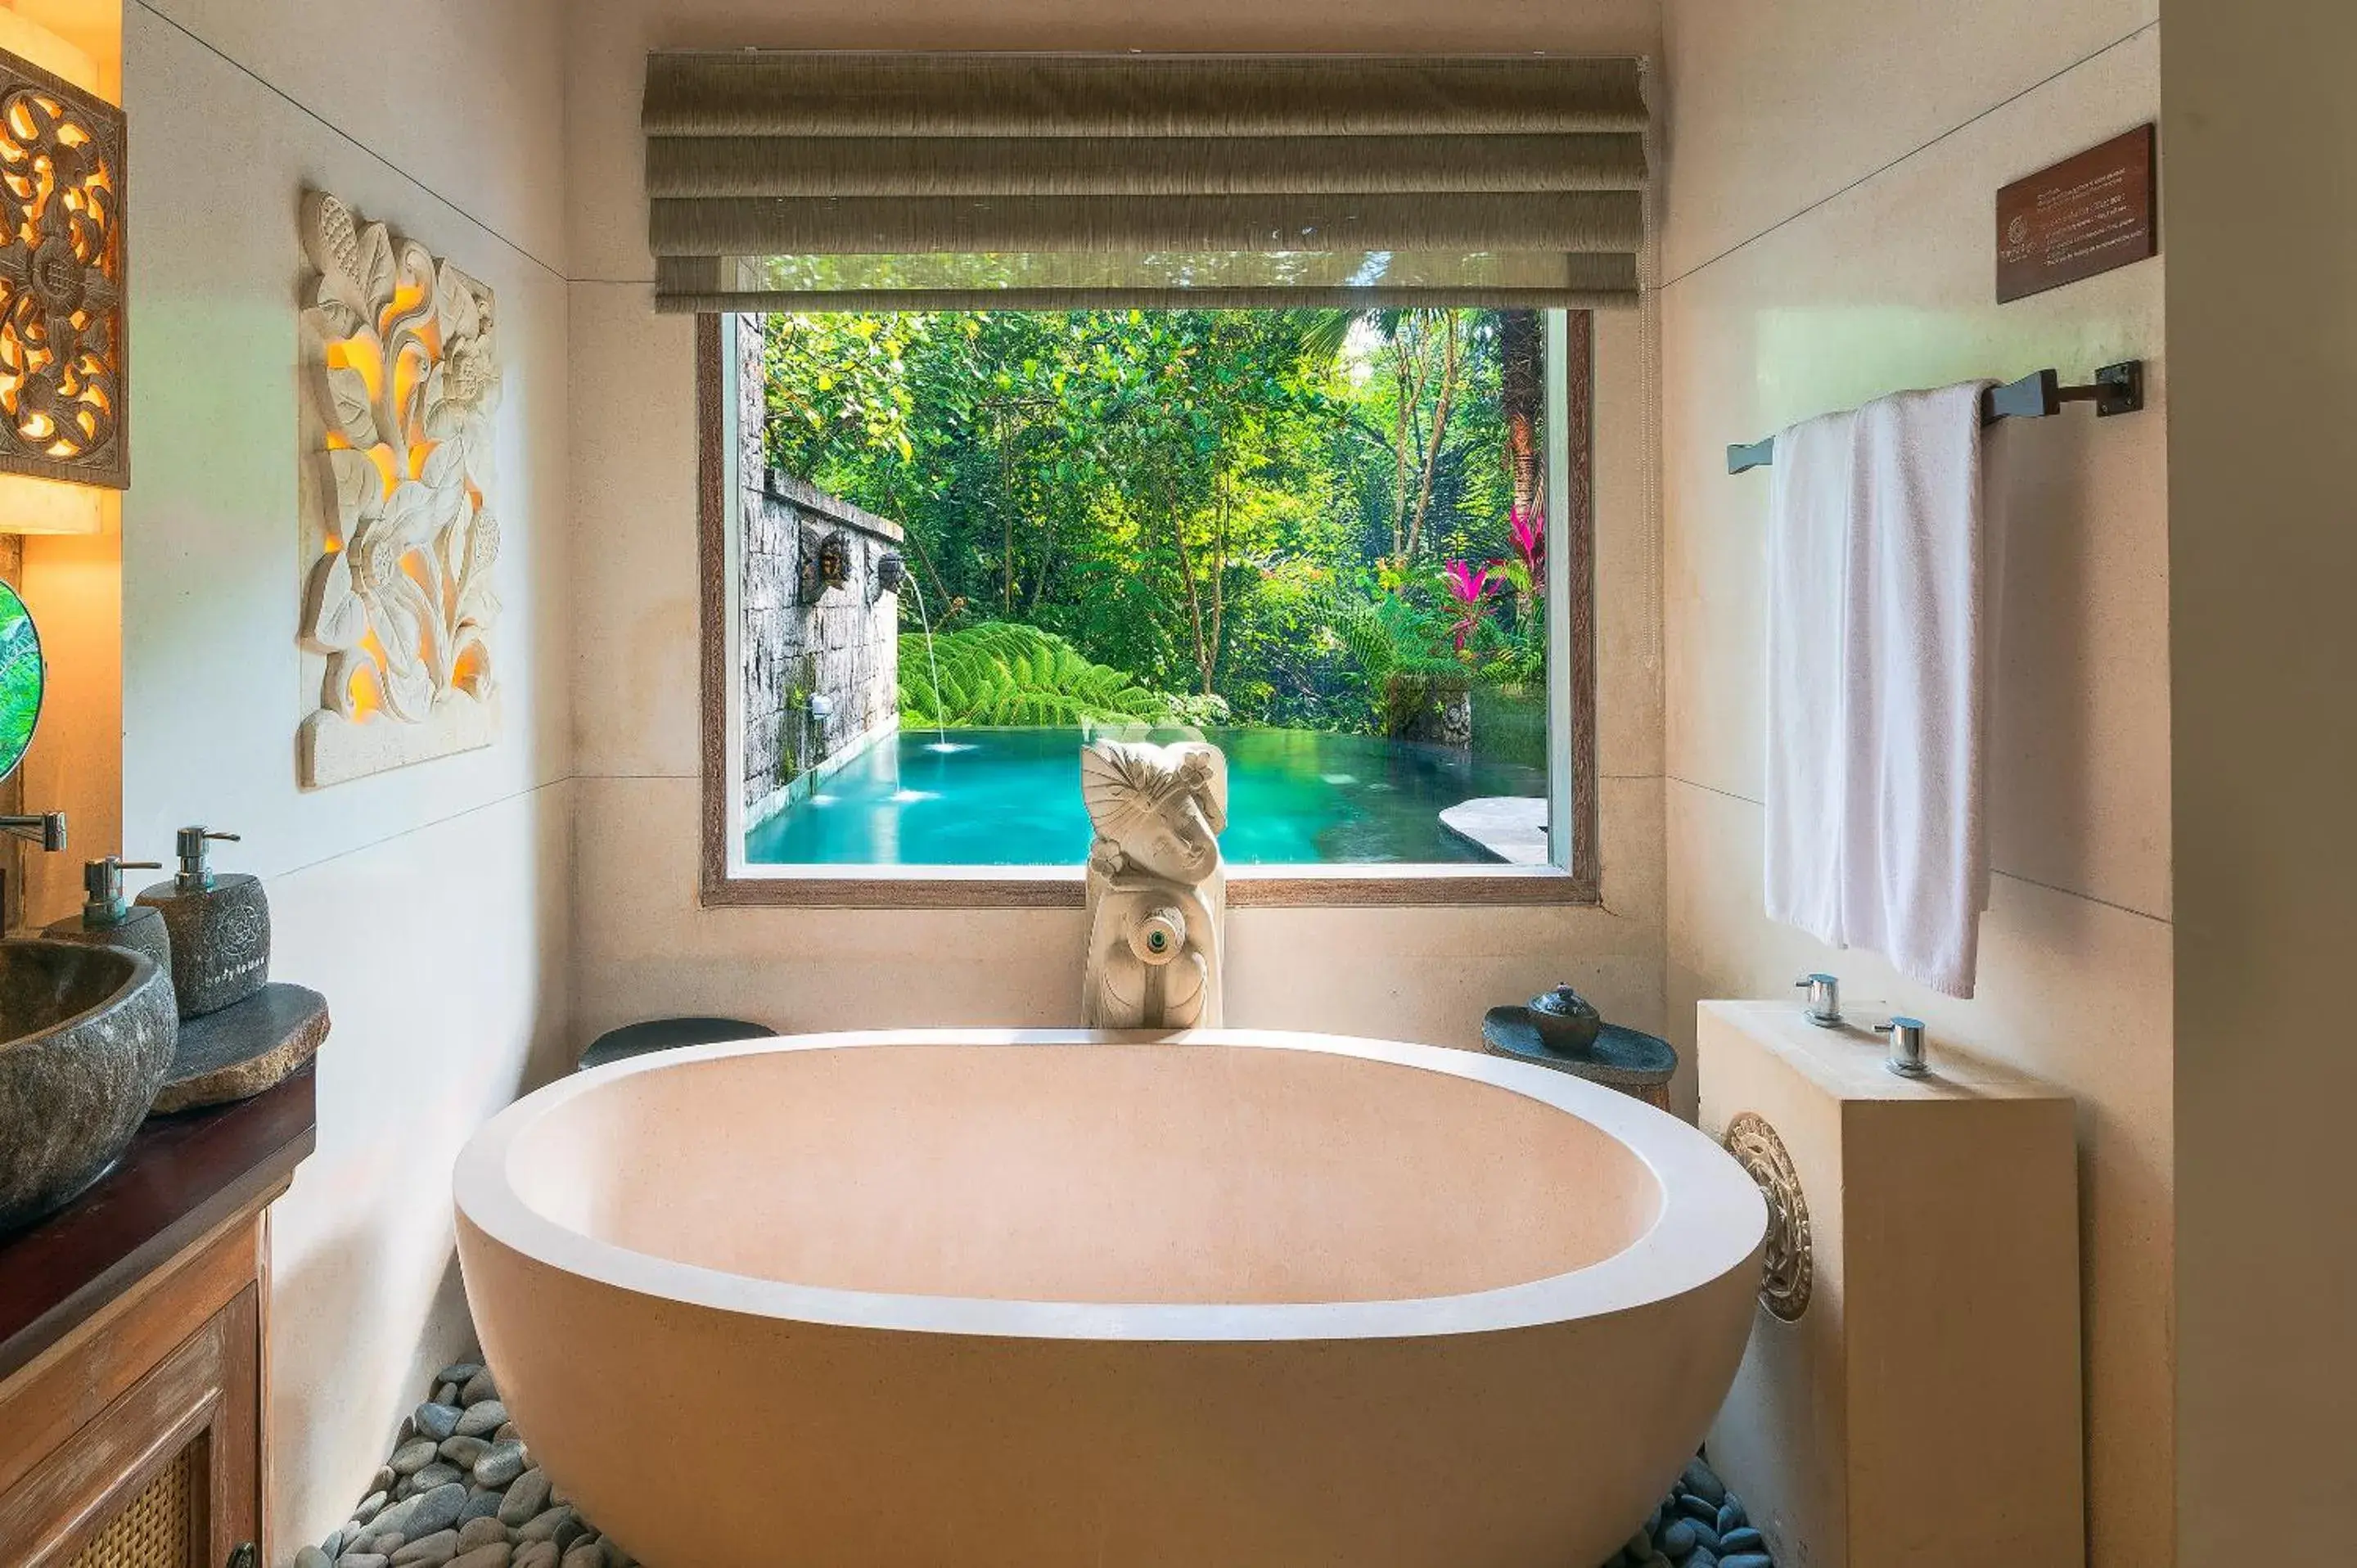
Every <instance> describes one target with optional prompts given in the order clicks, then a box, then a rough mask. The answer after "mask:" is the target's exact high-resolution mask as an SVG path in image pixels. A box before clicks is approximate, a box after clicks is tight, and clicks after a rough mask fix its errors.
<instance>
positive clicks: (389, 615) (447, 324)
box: [301, 191, 500, 789]
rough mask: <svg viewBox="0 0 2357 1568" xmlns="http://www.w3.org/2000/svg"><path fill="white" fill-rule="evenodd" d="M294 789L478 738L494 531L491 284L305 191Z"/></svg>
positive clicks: (486, 682) (494, 707)
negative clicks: (312, 705) (300, 683)
mask: <svg viewBox="0 0 2357 1568" xmlns="http://www.w3.org/2000/svg"><path fill="white" fill-rule="evenodd" d="M303 244H304V249H305V251H306V252H307V254H308V255H309V257H310V262H311V265H312V267H313V269H314V270H315V272H316V274H317V276H316V278H315V280H314V281H313V283H312V284H311V285H310V288H309V291H308V292H309V297H308V298H307V301H306V304H305V309H304V311H303V337H302V367H303V372H304V382H305V397H304V405H305V407H304V433H303V440H304V451H305V454H306V467H307V472H306V474H305V476H304V478H305V485H304V489H305V497H306V504H305V513H306V521H305V528H306V542H305V549H306V555H305V559H306V562H307V579H306V585H305V596H304V605H303V621H302V628H303V643H304V649H305V651H306V654H307V660H306V677H307V681H308V680H310V679H313V678H316V680H317V686H316V688H314V689H315V690H316V692H317V706H316V709H315V711H313V712H312V713H311V714H309V715H308V716H307V717H306V718H305V719H304V721H303V728H302V746H301V757H302V768H303V782H304V784H305V785H306V786H307V787H309V788H315V789H316V788H318V787H320V786H323V785H328V784H337V783H341V782H343V781H344V780H346V779H357V778H361V777H362V776H364V775H367V774H371V773H381V772H383V771H385V770H386V769H388V768H402V767H406V766H408V765H409V764H411V763H414V762H423V761H425V760H427V759H428V758H431V757H446V756H448V755H449V754H451V753H453V752H458V751H466V750H469V749H472V748H474V747H477V746H489V745H490V744H491V743H492V742H493V741H494V740H496V739H498V738H499V733H500V696H499V686H498V682H497V680H496V678H495V671H494V666H493V660H492V630H493V628H494V626H495V624H496V622H497V620H498V618H499V610H500V602H499V596H498V594H497V591H496V588H495V586H494V583H493V576H494V567H495V566H496V564H497V563H498V560H499V553H500V526H499V521H498V519H497V517H496V515H495V514H494V512H493V510H492V507H491V501H490V492H491V488H492V450H491V448H492V436H491V413H492V410H493V409H494V407H495V406H496V404H497V403H498V398H499V384H500V361H499V345H498V336H497V332H496V328H495V320H494V310H493V300H492V296H491V291H490V289H488V288H486V287H485V286H484V285H481V284H480V283H478V282H477V281H476V280H475V279H473V278H471V277H468V275H467V274H465V273H463V272H461V271H459V270H458V269H457V267H455V266H453V265H451V264H450V263H448V262H447V261H443V260H441V259H439V258H437V257H435V256H433V255H430V254H428V253H427V252H426V250H425V246H423V245H421V244H419V243H417V242H415V241H414V240H407V239H404V238H401V237H400V236H398V235H395V234H393V232H392V231H390V230H388V229H387V228H386V227H385V226H384V225H383V224H382V223H363V222H362V221H361V220H360V219H359V218H358V217H357V216H356V215H355V214H354V213H353V212H352V210H351V209H350V208H349V207H347V206H345V205H344V204H343V203H342V202H341V201H339V200H338V199H336V198H334V197H332V196H329V195H327V194H325V193H324V192H320V191H312V192H309V193H307V195H306V197H305V199H304V204H303Z"/></svg>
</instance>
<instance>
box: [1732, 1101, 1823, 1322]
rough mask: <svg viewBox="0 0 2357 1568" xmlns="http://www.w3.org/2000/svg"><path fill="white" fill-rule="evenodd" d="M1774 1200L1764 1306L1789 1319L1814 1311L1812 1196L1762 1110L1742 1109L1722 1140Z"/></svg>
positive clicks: (1764, 1273)
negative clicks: (1811, 1294) (1806, 1193)
mask: <svg viewBox="0 0 2357 1568" xmlns="http://www.w3.org/2000/svg"><path fill="white" fill-rule="evenodd" d="M1722 1141H1723V1142H1724V1143H1725V1144H1726V1145H1727V1153H1728V1154H1730V1155H1734V1156H1735V1160H1736V1163H1737V1164H1738V1165H1741V1166H1742V1167H1743V1168H1744V1170H1745V1171H1746V1172H1747V1173H1749V1176H1750V1177H1751V1179H1752V1180H1753V1181H1755V1182H1757V1183H1759V1184H1760V1196H1761V1197H1765V1198H1766V1199H1767V1200H1768V1241H1767V1245H1766V1247H1765V1248H1764V1249H1763V1253H1764V1255H1763V1256H1762V1258H1761V1260H1760V1263H1761V1269H1760V1305H1762V1306H1764V1307H1766V1308H1767V1309H1768V1310H1769V1311H1770V1312H1771V1313H1773V1314H1775V1315H1776V1316H1778V1317H1780V1318H1782V1319H1783V1320H1784V1321H1785V1322H1787V1323H1796V1322H1798V1321H1799V1320H1800V1316H1801V1314H1803V1313H1804V1312H1806V1311H1808V1310H1809V1291H1810V1287H1811V1286H1812V1285H1813V1283H1814V1282H1815V1276H1816V1270H1815V1265H1814V1264H1813V1262H1811V1260H1810V1254H1809V1200H1808V1198H1807V1197H1805V1196H1803V1193H1802V1191H1801V1177H1800V1173H1799V1172H1797V1171H1795V1170H1794V1169H1793V1168H1792V1155H1790V1154H1789V1153H1787V1152H1786V1151H1785V1148H1784V1140H1783V1139H1781V1138H1780V1137H1778V1136H1777V1135H1776V1129H1775V1128H1773V1127H1771V1126H1770V1125H1769V1124H1768V1121H1767V1119H1766V1118H1765V1117H1763V1116H1761V1115H1760V1114H1759V1113H1758V1112H1752V1111H1746V1112H1740V1113H1738V1115H1737V1116H1736V1117H1735V1119H1734V1120H1733V1121H1731V1122H1727V1134H1726V1137H1725V1138H1724V1139H1723V1140H1722Z"/></svg>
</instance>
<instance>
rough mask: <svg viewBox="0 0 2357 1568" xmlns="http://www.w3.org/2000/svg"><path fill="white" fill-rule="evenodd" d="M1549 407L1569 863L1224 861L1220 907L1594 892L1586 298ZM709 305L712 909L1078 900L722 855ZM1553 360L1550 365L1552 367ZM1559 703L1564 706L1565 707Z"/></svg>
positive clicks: (720, 599) (874, 870)
mask: <svg viewBox="0 0 2357 1568" xmlns="http://www.w3.org/2000/svg"><path fill="white" fill-rule="evenodd" d="M1547 322H1548V336H1547V350H1548V351H1547V364H1548V367H1549V373H1548V385H1547V416H1548V418H1549V419H1550V420H1554V419H1557V418H1560V419H1561V420H1563V421H1564V427H1565V428H1566V429H1567V430H1568V432H1569V433H1570V438H1569V440H1567V441H1566V442H1564V443H1562V444H1560V445H1558V444H1556V443H1554V442H1552V441H1551V442H1550V443H1549V451H1550V457H1549V462H1550V465H1551V471H1550V473H1549V476H1548V478H1549V483H1548V487H1547V490H1548V494H1549V495H1550V496H1554V497H1559V498H1563V500H1562V502H1561V503H1560V504H1559V510H1560V511H1561V513H1562V515H1561V517H1560V518H1559V519H1558V520H1556V521H1555V524H1554V526H1555V533H1554V534H1553V536H1552V537H1551V538H1550V540H1549V543H1548V552H1547V558H1548V567H1547V578H1548V581H1547V587H1548V594H1547V600H1548V610H1547V613H1548V616H1549V618H1550V624H1549V627H1548V632H1549V638H1550V648H1551V650H1554V651H1557V652H1560V653H1561V654H1562V656H1563V662H1564V665H1565V667H1566V679H1565V680H1564V681H1563V682H1555V683H1553V684H1552V685H1551V688H1550V691H1549V693H1548V698H1549V713H1548V725H1547V729H1548V745H1549V748H1550V757H1549V764H1550V767H1551V768H1553V767H1555V766H1561V767H1564V768H1567V769H1568V772H1569V787H1568V788H1567V789H1564V790H1562V791H1560V792H1557V791H1555V789H1552V788H1550V789H1549V801H1550V805H1549V811H1550V814H1551V826H1552V827H1553V828H1554V831H1556V832H1562V831H1564V830H1566V829H1568V830H1569V832H1570V834H1571V844H1572V854H1571V864H1570V865H1569V866H1568V867H1565V866H1555V865H1545V866H1525V865H1494V866H1485V865H1399V864H1372V865H1321V866H1296V865H1282V866H1254V865H1231V866H1230V867H1228V903H1229V905H1230V906H1231V907H1232V908H1305V907H1318V906H1340V907H1373V908H1383V907H1398V906H1404V905H1435V906H1450V905H1458V906H1487V905H1564V904H1598V903H1600V902H1602V897H1601V895H1602V883H1603V875H1602V860H1601V856H1600V854H1599V852H1598V842H1597V835H1598V828H1599V822H1598V818H1599V814H1600V813H1599V811H1598V788H1597V786H1598V780H1597V777H1596V688H1597V682H1596V594H1595V587H1596V571H1595V567H1596V504H1595V502H1596V485H1595V462H1594V456H1595V419H1594V411H1595V401H1594V399H1595V363H1596V356H1595V324H1594V317H1592V316H1591V315H1590V314H1589V313H1588V312H1587V311H1581V310H1573V311H1566V312H1561V313H1556V312H1549V313H1548V316H1547ZM722 339H723V334H722V331H721V320H720V317H719V316H718V315H717V314H715V313H711V312H705V313H703V314H700V315H698V316H697V317H696V318H695V404H696V406H695V415H696V512H697V519H696V549H697V573H698V601H699V602H698V607H697V621H698V630H699V639H700V643H701V660H700V661H701V679H700V686H701V706H702V757H703V787H702V788H703V817H704V820H703V824H702V834H701V841H702V857H701V858H702V868H701V869H702V875H701V877H700V884H699V897H700V900H701V902H702V904H703V905H704V906H705V908H865V909H903V908H1031V909H1037V908H1080V907H1081V905H1082V867H1081V866H1080V865H1077V864H1076V865H1071V866H1069V867H1066V866H1044V867H1036V868H1035V867H1028V866H1027V867H1022V868H1019V869H1018V868H1013V867H1006V866H939V865H925V866H885V865H877V866H870V867H864V868H861V869H860V870H859V871H857V872H856V874H853V875H829V874H826V873H824V872H800V871H789V872H785V873H783V874H779V875H760V876H748V875H742V874H740V873H739V872H737V871H736V870H734V869H732V867H731V864H730V862H731V856H730V853H729V842H728V841H729V820H730V815H731V813H730V811H729V793H730V790H731V789H733V788H734V781H735V769H734V768H733V767H732V765H731V764H732V758H731V757H730V755H729V752H730V745H729V722H728V720H729V704H730V703H731V702H732V701H733V693H732V686H731V682H730V678H729V668H728V663H729V660H728V648H729V638H728V613H729V610H728V606H729V595H728V546H729V529H728V512H727V509H728V506H729V496H728V475H729V469H730V464H729V461H728V449H729V448H728V444H729V442H730V441H731V440H733V439H734V438H735V433H734V431H733V430H732V429H731V428H730V420H729V401H730V400H729V397H728V382H727V376H726V366H725V364H724V363H723V347H722ZM1557 367H1560V368H1561V369H1560V371H1558V370H1557ZM1565 709H1567V710H1568V711H1567V712H1565V711H1563V710H1565Z"/></svg>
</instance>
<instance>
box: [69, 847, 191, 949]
mask: <svg viewBox="0 0 2357 1568" xmlns="http://www.w3.org/2000/svg"><path fill="white" fill-rule="evenodd" d="M162 869H163V867H162V866H160V865H157V864H156V862H154V861H152V860H124V859H123V858H121V857H120V856H118V855H112V854H110V855H108V856H107V857H106V858H105V859H103V860H93V861H89V862H86V863H85V864H84V865H83V866H82V868H81V889H82V905H81V914H79V915H76V916H71V917H70V918H66V919H62V920H59V921H58V922H57V923H56V924H54V925H52V926H50V927H49V928H48V929H46V930H44V931H43V932H42V933H41V935H43V936H45V937H47V938H48V939H49V940H52V941H59V942H84V943H87V944H89V945H91V946H92V947H110V948H129V949H130V950H132V951H134V952H140V953H145V954H146V955H147V956H148V957H149V958H152V959H154V960H155V961H156V965H157V967H159V968H161V969H163V970H164V971H165V972H167V973H168V972H170V971H171V968H172V938H171V933H170V932H169V931H168V930H167V929H166V927H165V925H164V917H163V916H162V915H160V914H158V913H157V912H156V910H153V909H143V908H136V907H135V906H133V905H130V904H126V903H124V900H123V874H124V872H126V871H160V870H162Z"/></svg>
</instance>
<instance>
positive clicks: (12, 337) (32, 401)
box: [0, 49, 131, 489]
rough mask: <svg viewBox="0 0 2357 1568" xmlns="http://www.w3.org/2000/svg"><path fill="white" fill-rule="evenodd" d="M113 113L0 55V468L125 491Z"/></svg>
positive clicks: (120, 198) (117, 117)
mask: <svg viewBox="0 0 2357 1568" xmlns="http://www.w3.org/2000/svg"><path fill="white" fill-rule="evenodd" d="M128 178H129V177H128V170H127V166H126V164H125V162H124V121H123V111H122V110H120V109H118V108H116V107H115V106H114V105H113V104H111V103H109V102H105V101H104V100H103V99H100V98H96V97H93V96H92V95H91V94H90V93H88V92H85V91H82V90H81V89H80V88H78V87H75V86H73V85H72V84H71V83H70V82H67V81H62V80H60V79H59V78H58V77H55V76H52V75H50V74H49V73H48V71H46V70H42V69H41V68H40V67H39V66H37V65H35V64H33V63H32V62H31V61H30V60H27V59H20V58H18V57H17V56H16V55H13V54H10V53H8V52H7V51H6V50H5V49H0V472H7V473H17V474H31V475H35V476H37V477H38V478H44V479H66V480H72V481H78V482H80V483H82V484H91V485H103V486H106V487H108V488H110V489H124V488H125V487H126V486H128V485H129V484H130V483H131V442H130V435H129V430H128V428H127V425H126V420H127V419H128V417H129V409H130V392H129V385H128V383H129V359H128V349H127V344H126V339H125V336H124V299H123V295H124V289H123V280H124V234H123V215H124V193H125V190H126V188H127V185H128Z"/></svg>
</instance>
